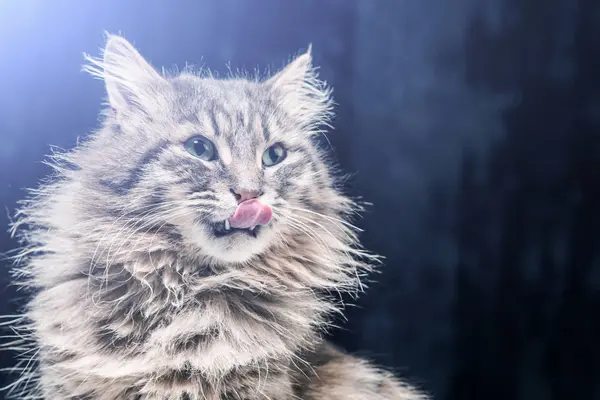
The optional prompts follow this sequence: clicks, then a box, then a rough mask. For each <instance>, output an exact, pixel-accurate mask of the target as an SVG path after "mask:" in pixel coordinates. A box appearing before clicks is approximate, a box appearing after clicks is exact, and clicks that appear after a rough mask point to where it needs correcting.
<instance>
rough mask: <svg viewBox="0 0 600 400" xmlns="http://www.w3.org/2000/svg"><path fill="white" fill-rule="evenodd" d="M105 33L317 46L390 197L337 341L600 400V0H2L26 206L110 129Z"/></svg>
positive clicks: (6, 94) (507, 397) (355, 143)
mask: <svg viewBox="0 0 600 400" xmlns="http://www.w3.org/2000/svg"><path fill="white" fill-rule="evenodd" d="M104 30H108V31H110V32H112V33H118V32H121V33H122V34H123V35H124V36H125V37H127V38H128V39H129V40H131V41H132V42H133V43H134V44H135V45H136V46H137V47H138V48H139V49H140V51H141V52H142V54H143V55H144V56H145V57H147V58H148V59H149V60H150V61H151V62H152V63H153V64H154V65H156V66H163V65H164V66H166V67H167V68H169V67H171V66H173V65H178V66H180V67H183V66H184V65H185V63H186V61H187V62H190V63H192V64H196V65H204V66H207V67H210V68H211V69H213V70H215V71H220V72H221V73H222V74H224V73H226V72H227V67H226V64H227V63H228V62H231V63H230V64H231V67H232V69H234V70H235V69H236V68H246V69H250V70H252V69H254V68H255V67H257V66H259V67H260V68H261V69H264V68H266V67H268V66H270V67H271V68H279V67H281V66H282V65H283V64H284V62H285V61H286V60H288V58H289V56H290V55H292V54H295V53H297V52H298V51H300V50H302V49H305V48H306V47H307V45H308V43H310V42H312V43H313V50H314V55H315V63H316V64H317V65H319V66H321V76H322V78H324V79H325V80H327V81H328V82H330V83H331V84H332V85H333V86H334V88H335V92H334V95H335V98H336V101H337V103H338V104H339V107H338V118H337V120H336V121H335V125H336V130H335V131H334V132H331V133H330V134H329V138H330V140H331V141H332V144H333V151H334V154H335V157H336V158H337V160H338V161H339V162H340V164H341V166H342V168H343V170H344V171H346V172H351V173H354V178H353V179H352V180H351V182H350V187H349V190H350V191H351V192H352V193H354V194H361V195H362V196H363V197H364V198H365V200H368V201H370V202H372V203H374V206H373V207H371V209H370V210H369V212H368V213H367V214H366V215H365V217H364V219H363V221H361V223H360V225H361V226H362V227H364V228H365V229H366V232H365V233H364V234H363V241H364V242H365V244H366V246H367V247H368V248H370V249H372V250H374V251H376V252H378V253H380V254H382V255H384V256H385V257H386V258H387V261H386V267H385V268H384V269H383V273H382V274H380V275H378V276H376V279H377V281H378V283H376V284H373V285H371V287H370V289H369V291H368V292H367V294H366V295H363V296H362V297H361V299H360V300H359V301H358V303H357V307H351V308H349V309H348V310H347V313H346V314H347V317H348V322H346V323H344V324H343V329H341V330H339V331H337V332H335V334H334V340H335V341H336V342H337V343H339V344H340V345H342V346H344V347H345V348H346V349H348V350H350V351H354V352H359V353H360V354H366V355H368V356H369V357H371V358H373V359H374V360H376V361H377V362H379V363H381V364H383V365H387V366H389V367H392V368H394V370H395V371H396V372H398V373H399V374H401V375H403V376H406V377H408V378H410V379H411V380H412V382H414V383H417V384H419V385H420V386H422V387H423V388H425V389H426V390H428V391H429V392H430V393H432V394H433V395H435V397H436V398H437V399H448V400H449V399H477V400H481V399H486V400H492V399H498V400H500V399H501V400H511V399H527V400H537V399H552V400H558V399H560V400H562V399H564V400H570V399H573V400H579V399H581V400H586V399H600V368H599V364H600V340H599V335H600V320H599V318H598V317H599V311H600V291H599V288H600V257H599V253H600V129H599V128H600V79H599V78H600V2H598V1H595V0H562V1H558V0H543V1H542V0H452V1H448V0H302V1H300V0H296V1H292V0H290V1H285V0H270V1H266V0H260V1H259V0H245V1H244V0H214V1H208V0H196V1H191V0H190V1H183V0H181V1H174V0H164V1H149V0H139V1H131V0H128V1H124V0H110V1H109V0H102V1H84V0H79V1H75V0H72V1H66V0H62V1H59V0H52V1H49V0H47V1H44V0H37V1H36V0H0V139H1V140H0V205H2V206H6V208H7V211H8V212H10V213H11V214H12V213H13V211H14V208H15V201H16V200H18V199H19V198H21V197H23V195H24V192H23V191H22V188H24V187H32V186H35V185H36V183H37V182H38V180H39V179H40V178H41V177H43V176H44V175H45V174H46V173H47V172H48V168H47V167H45V166H44V165H43V164H42V163H41V160H42V159H43V156H44V155H45V154H47V153H48V152H49V145H57V146H60V147H63V148H69V147H71V146H73V145H74V144H75V142H76V140H77V136H79V135H85V134H86V132H89V131H90V130H92V129H94V128H95V127H97V126H98V122H97V113H98V111H99V109H100V104H101V101H102V98H103V96H104V88H103V85H102V83H101V82H99V81H97V80H94V79H92V78H91V77H90V76H87V75H86V74H84V73H82V72H80V68H81V65H82V63H83V58H82V52H84V51H85V52H89V53H92V54H93V55H98V54H99V51H98V49H99V47H101V46H102V44H103V42H104V37H103V31H104ZM7 225H8V217H7V213H4V212H3V213H1V216H0V226H7ZM3 231H4V229H2V232H3ZM14 245H15V243H14V242H12V241H11V240H10V238H9V236H8V234H4V233H2V234H0V252H2V251H8V250H10V249H11V248H12V247H13V246H14ZM5 264H6V263H5ZM7 267H8V266H7V265H6V266H4V267H3V268H2V270H1V273H0V278H1V279H2V292H1V293H2V295H1V301H0V303H1V304H0V313H4V314H11V313H14V312H15V310H16V306H17V304H18V302H16V301H14V299H15V295H16V294H15V290H14V289H13V288H6V285H7V278H8V274H7ZM0 357H1V363H2V364H3V366H10V365H12V363H13V360H12V358H11V355H10V354H7V353H0Z"/></svg>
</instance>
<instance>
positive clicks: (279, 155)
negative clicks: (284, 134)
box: [262, 143, 287, 167]
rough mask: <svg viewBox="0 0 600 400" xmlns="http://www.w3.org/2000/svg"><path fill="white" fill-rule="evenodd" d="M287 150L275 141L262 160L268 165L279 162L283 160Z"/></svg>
mask: <svg viewBox="0 0 600 400" xmlns="http://www.w3.org/2000/svg"><path fill="white" fill-rule="evenodd" d="M286 155H287V152H286V150H285V147H283V145H282V144H281V143H275V144H274V145H272V146H270V147H269V148H268V149H266V150H265V152H264V153H263V156H262V162H263V164H264V165H265V166H266V167H270V166H273V165H275V164H279V163H280V162H282V161H283V159H284V158H285V156H286Z"/></svg>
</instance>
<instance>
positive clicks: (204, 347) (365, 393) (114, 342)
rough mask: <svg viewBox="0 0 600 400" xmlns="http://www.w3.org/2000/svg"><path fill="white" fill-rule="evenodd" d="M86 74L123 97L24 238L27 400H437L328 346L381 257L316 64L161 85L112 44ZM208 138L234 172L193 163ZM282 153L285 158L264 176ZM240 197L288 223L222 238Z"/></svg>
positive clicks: (19, 391) (33, 204) (33, 203)
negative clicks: (361, 218) (326, 146)
mask: <svg viewBox="0 0 600 400" xmlns="http://www.w3.org/2000/svg"><path fill="white" fill-rule="evenodd" d="M88 60H89V61H90V64H89V65H88V66H87V67H86V69H87V70H88V71H89V72H91V73H92V74H94V75H96V76H98V77H101V78H102V79H104V81H105V83H106V88H107V92H108V103H109V107H107V110H106V112H105V115H104V120H103V124H102V128H101V129H100V130H99V131H98V132H96V133H94V134H92V135H90V137H89V138H88V139H87V140H86V141H85V142H83V143H80V144H79V145H78V146H77V147H76V148H75V149H74V150H72V151H70V152H67V153H61V154H54V155H53V156H52V158H51V160H52V162H51V164H52V166H53V167H54V170H55V174H54V175H53V176H51V177H50V178H49V179H48V180H47V181H46V182H45V183H44V184H43V185H41V186H40V188H39V189H37V190H35V191H33V194H32V196H30V198H29V199H28V200H26V201H24V202H23V204H22V208H21V209H20V210H19V212H18V214H17V219H16V221H15V224H14V229H15V231H16V232H17V234H18V235H19V237H20V238H21V239H22V242H23V245H24V248H23V252H22V253H21V254H20V257H19V260H18V266H17V268H16V269H15V271H16V276H18V281H19V282H20V283H21V284H23V285H25V286H26V287H27V288H29V289H31V290H32V293H33V297H32V300H31V301H30V302H29V303H28V305H27V308H26V311H25V313H24V315H23V317H22V321H21V322H20V323H19V324H16V325H15V326H14V327H13V328H14V329H15V331H16V332H17V333H18V336H20V337H21V340H20V341H16V342H14V343H13V344H12V346H13V347H14V348H17V349H20V350H25V351H24V354H23V357H24V359H25V360H29V359H33V360H34V363H33V364H28V365H27V366H25V367H23V369H24V370H25V371H24V374H23V375H22V378H21V380H20V381H19V382H18V383H17V384H15V385H14V386H12V387H11V389H13V395H15V397H16V398H23V399H29V398H43V399H53V400H54V399H97V400H114V399H126V400H128V399H131V400H133V399H160V400H163V399H169V400H183V399H189V400H199V399H207V400H217V399H232V400H235V399H237V400H243V399H245V400H250V399H277V400H288V399H307V400H310V399H315V400H316V399H319V400H321V399H323V400H325V399H327V400H337V399H339V400H341V399H361V400H362V399H364V400H367V399H369V400H377V399H381V400H383V399H395V400H409V399H410V400H414V399H422V398H423V397H422V396H421V395H420V394H418V393H417V392H416V391H413V390H412V389H410V388H408V387H406V386H404V385H403V384H401V383H400V382H399V381H398V380H396V379H395V378H394V377H393V376H392V375H391V374H390V373H388V372H385V371H383V370H381V369H378V368H376V367H374V366H372V365H370V364H369V363H367V362H366V361H364V360H361V359H358V358H354V357H352V356H349V355H346V354H344V353H342V352H340V351H338V350H336V349H334V348H333V347H332V346H331V345H329V344H327V343H326V342H325V341H324V340H323V339H322V334H323V332H324V329H325V328H326V327H327V325H328V317H329V316H330V315H331V313H334V312H337V311H339V310H340V306H341V304H339V300H336V299H338V298H339V296H338V293H339V292H355V291H357V290H359V289H360V277H361V276H363V275H364V273H366V272H368V271H369V270H370V268H371V267H370V266H371V265H372V264H373V263H375V262H376V257H374V256H371V255H369V254H368V253H366V252H365V251H363V250H362V249H361V248H360V246H359V244H358V241H357V238H356V235H355V231H356V228H354V227H353V226H352V225H351V224H350V222H348V221H349V218H350V216H351V215H352V214H353V213H355V212H356V211H357V210H358V206H357V205H356V204H355V203H354V202H352V201H351V200H350V199H348V198H347V197H345V196H344V195H343V194H342V193H341V192H340V191H339V189H338V188H337V185H336V181H335V179H334V177H333V175H332V174H331V171H330V167H329V165H328V162H327V161H326V159H325V158H324V157H325V156H324V154H323V153H322V151H321V150H320V149H319V147H318V146H317V145H316V144H315V140H314V139H315V136H316V135H319V134H320V133H321V131H320V129H321V128H322V127H323V126H324V125H326V124H327V122H328V120H329V117H330V113H331V106H332V102H331V97H330V90H329V89H328V88H327V87H326V86H325V84H324V83H323V82H321V81H319V80H318V79H317V76H316V74H315V71H314V69H313V67H312V62H311V54H310V50H309V51H308V52H307V53H305V54H302V55H300V56H299V57H297V58H296V59H295V60H293V61H292V62H291V63H290V64H289V65H287V66H286V67H285V68H284V69H283V70H282V71H280V72H278V73H277V74H275V75H274V76H273V77H270V78H268V79H266V80H259V79H255V80H248V79H245V78H240V77H231V78H229V79H225V80H217V79H213V78H212V77H210V76H199V75H198V74H193V73H189V72H184V73H181V74H176V75H172V76H167V75H165V74H159V73H158V72H156V71H155V70H154V69H153V68H152V67H151V66H150V65H149V64H148V63H147V62H146V61H145V60H144V59H143V58H142V56H141V55H140V54H139V53H138V52H137V51H136V50H135V49H134V47H133V46H132V45H131V44H130V43H128V42H127V41H126V40H125V39H123V38H121V37H118V36H110V35H109V37H108V42H107V44H106V48H105V50H104V56H103V58H102V59H94V58H91V57H88ZM198 133H200V134H202V135H204V136H206V137H208V138H210V139H211V140H213V141H214V142H215V144H216V146H217V149H218V152H219V159H218V160H216V161H210V162H207V161H203V160H199V159H197V158H194V157H192V156H191V155H190V154H188V153H187V152H186V150H185V149H184V146H183V143H184V141H185V140H186V139H187V138H189V137H190V136H192V135H194V134H198ZM276 142H280V143H283V144H284V146H285V147H286V148H287V149H288V155H287V158H286V159H285V160H284V161H283V162H282V163H281V164H279V165H276V166H273V167H269V168H266V167H263V166H261V155H262V153H263V151H264V150H265V149H266V148H267V147H268V146H269V145H271V144H273V143H276ZM231 188H245V189H249V190H257V191H261V192H263V194H262V196H261V201H262V202H264V203H266V204H269V205H271V207H272V208H273V221H272V222H271V223H270V224H269V226H267V227H263V229H262V230H261V231H260V232H259V234H258V237H256V238H253V237H250V236H248V235H234V236H231V237H224V238H216V237H214V236H213V235H212V234H211V232H212V231H211V230H210V223H211V222H216V221H222V220H224V219H226V218H228V217H229V216H231V215H232V213H233V211H234V210H235V207H236V204H237V203H236V200H235V198H234V196H233V195H232V194H231V193H230V189H231ZM17 228H18V229H17Z"/></svg>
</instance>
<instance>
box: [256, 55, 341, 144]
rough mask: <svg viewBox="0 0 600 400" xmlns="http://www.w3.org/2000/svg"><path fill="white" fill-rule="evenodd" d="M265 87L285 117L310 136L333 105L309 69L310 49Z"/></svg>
mask: <svg viewBox="0 0 600 400" xmlns="http://www.w3.org/2000/svg"><path fill="white" fill-rule="evenodd" d="M266 84H267V85H268V86H269V87H270V88H271V89H272V90H273V91H274V92H275V93H277V94H278V95H279V99H280V101H281V105H282V107H283V108H284V109H285V110H286V112H287V114H288V115H290V116H292V117H293V118H294V119H295V120H296V122H297V123H299V124H300V125H301V126H302V127H303V128H305V129H307V130H309V131H310V132H311V133H312V132H316V131H318V129H319V128H318V127H319V126H320V125H322V124H324V123H327V122H328V121H329V118H330V116H331V110H332V105H333V102H332V99H331V90H330V89H329V88H328V87H327V84H326V83H325V82H324V81H321V80H319V78H318V74H317V72H316V69H315V68H314V67H313V63H312V45H309V46H308V50H307V51H306V52H305V53H304V54H301V55H300V56H298V57H296V58H295V59H294V60H292V61H291V62H290V63H289V64H288V65H287V66H285V67H284V68H283V69H282V70H281V71H279V72H278V73H276V74H275V75H274V76H273V77H271V78H269V79H268V80H267V81H266Z"/></svg>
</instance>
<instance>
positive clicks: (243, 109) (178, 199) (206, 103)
mask: <svg viewBox="0 0 600 400" xmlns="http://www.w3.org/2000/svg"><path fill="white" fill-rule="evenodd" d="M88 60H89V61H90V62H91V64H90V65H89V66H88V67H87V70H88V71H89V72H91V73H92V74H94V75H96V76H99V77H101V78H102V79H103V80H104V81H105V83H106V89H107V93H108V103H109V106H110V107H109V109H110V111H108V113H107V114H108V117H107V119H106V122H105V124H106V127H107V128H109V129H106V128H105V129H103V130H101V131H100V132H99V133H97V136H96V137H95V139H94V140H93V141H91V142H90V143H88V144H87V145H86V146H84V148H83V150H81V151H80V154H81V156H80V157H79V159H80V160H81V162H78V164H80V165H81V164H82V163H83V164H86V165H87V166H88V168H87V170H88V172H87V174H88V177H89V178H90V179H92V180H94V182H95V184H96V186H95V187H97V188H99V190H101V191H103V192H104V193H105V194H106V196H104V197H102V201H103V202H107V203H108V204H113V205H115V208H116V210H115V211H114V212H113V215H114V216H115V217H118V215H119V214H121V215H125V214H126V212H129V213H130V215H135V216H136V218H137V219H139V220H140V221H141V222H138V223H137V224H138V225H137V227H136V229H137V231H136V233H140V232H141V231H142V230H143V229H147V230H148V231H150V232H151V233H153V232H155V231H162V232H170V234H171V236H170V237H171V239H170V240H171V243H173V244H176V245H177V246H179V248H181V249H186V251H190V252H192V253H193V252H196V251H197V252H198V253H199V254H202V255H203V256H207V257H210V258H212V259H214V260H215V261H217V262H245V261H248V260H249V259H251V258H252V257H253V256H255V255H257V254H260V253H263V252H265V251H266V250H267V249H269V248H270V247H272V246H274V245H275V244H279V245H283V244H285V242H286V241H288V240H290V239H293V238H294V237H297V236H305V237H306V238H312V239H310V240H312V241H313V242H318V241H321V242H323V243H324V244H327V243H326V242H327V241H328V240H330V239H328V238H327V237H328V236H332V235H333V234H332V231H337V233H335V236H342V237H343V235H347V232H345V228H344V226H343V221H340V222H336V221H337V218H338V217H339V215H340V214H343V213H345V212H346V211H348V208H349V207H350V205H351V203H350V201H349V200H347V199H346V198H345V197H343V196H341V195H340V194H339V193H338V192H337V191H336V190H335V188H334V187H333V186H334V182H333V179H332V177H331V175H330V172H329V171H328V166H327V164H326V162H325V161H324V159H323V155H322V153H321V151H320V150H319V148H318V146H317V145H316V141H315V137H316V136H318V135H319V134H321V131H320V129H322V127H323V125H326V124H327V122H328V120H329V117H330V114H331V106H332V101H331V98H330V90H329V89H328V88H327V87H326V86H325V84H324V83H323V82H322V81H320V80H318V79H317V76H316V73H315V70H314V68H313V66H312V57H311V52H310V48H309V50H308V51H307V52H306V53H304V54H302V55H300V56H298V57H297V58H295V59H294V60H293V61H291V62H290V63H289V64H288V65H287V66H286V67H285V68H283V69H282V70H281V71H279V72H278V73H276V74H274V75H273V76H271V77H269V78H267V79H262V80H259V79H246V78H242V77H231V78H229V79H223V80H220V79H213V78H212V77H210V76H200V75H198V74H192V73H187V72H184V73H181V74H176V75H172V76H167V75H165V74H163V73H159V72H157V71H156V70H155V69H154V68H153V67H152V66H151V65H150V64H149V63H148V62H147V61H146V60H145V59H144V58H143V57H142V56H141V55H140V54H139V53H138V52H137V51H136V50H135V48H134V47H133V46H132V45H131V44H130V43H129V42H127V41H126V40H125V39H123V38H121V37H118V36H109V38H108V42H107V45H106V48H105V49H104V56H103V58H102V59H93V58H91V57H88ZM75 158H77V155H75ZM127 219H128V218H125V219H124V220H127ZM114 226H116V227H119V226H120V224H119V223H117V224H115V225H114ZM327 227H329V228H327ZM131 230H132V229H127V228H121V229H120V231H126V232H129V231H131ZM155 237H156V235H155ZM324 237H325V239H324ZM343 241H344V240H342V242H343Z"/></svg>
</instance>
